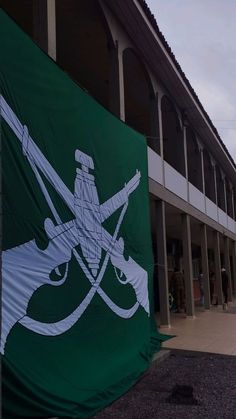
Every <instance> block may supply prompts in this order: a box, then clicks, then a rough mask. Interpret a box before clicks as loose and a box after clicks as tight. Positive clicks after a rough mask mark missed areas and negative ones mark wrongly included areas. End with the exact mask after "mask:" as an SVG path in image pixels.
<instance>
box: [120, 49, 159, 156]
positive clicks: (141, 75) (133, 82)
mask: <svg viewBox="0 0 236 419" xmlns="http://www.w3.org/2000/svg"><path fill="white" fill-rule="evenodd" d="M123 68H124V95H125V122H126V123H127V124H128V125H130V126H131V127H132V128H134V129H135V130H137V131H139V132H141V133H142V134H144V135H145V136H146V137H147V143H148V145H149V147H151V148H152V149H153V150H154V151H156V152H157V153H160V141H159V126H158V105H157V97H155V94H154V91H153V88H152V85H151V80H150V78H149V76H148V73H147V71H146V69H145V67H144V65H143V64H142V62H141V60H140V59H139V58H138V56H137V55H136V53H135V52H134V51H133V50H132V49H131V48H127V49H126V50H125V51H124V52H123Z"/></svg>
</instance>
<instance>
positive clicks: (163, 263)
mask: <svg viewBox="0 0 236 419" xmlns="http://www.w3.org/2000/svg"><path fill="white" fill-rule="evenodd" d="M156 216H157V232H156V237H157V261H158V265H157V266H158V284H159V299H160V321H161V326H167V327H169V326H170V310H169V283H168V267H167V251H166V220H165V202H164V201H157V202H156Z"/></svg>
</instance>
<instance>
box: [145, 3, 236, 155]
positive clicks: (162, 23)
mask: <svg viewBox="0 0 236 419" xmlns="http://www.w3.org/2000/svg"><path fill="white" fill-rule="evenodd" d="M146 2H147V4H148V6H149V8H150V9H151V11H152V13H153V14H154V16H155V18H156V20H157V24H158V26H159V29H160V30H161V32H162V33H163V35H164V36H165V39H166V41H167V42H168V44H169V46H170V47H171V49H172V51H173V53H174V55H175V57H176V59H177V61H178V63H179V64H180V66H181V68H182V70H183V71H184V73H185V75H186V76H187V78H188V80H189V81H190V83H191V85H192V87H193V89H194V90H195V92H196V93H197V95H198V97H199V99H200V102H201V103H202V105H203V106H204V108H205V110H206V112H207V113H208V115H209V116H210V118H211V120H212V122H213V124H214V125H215V127H216V128H217V130H218V132H219V134H220V137H221V139H222V141H223V142H224V144H225V145H226V147H227V149H228V151H229V152H230V154H231V155H232V157H233V159H234V161H235V162H236V0H146Z"/></svg>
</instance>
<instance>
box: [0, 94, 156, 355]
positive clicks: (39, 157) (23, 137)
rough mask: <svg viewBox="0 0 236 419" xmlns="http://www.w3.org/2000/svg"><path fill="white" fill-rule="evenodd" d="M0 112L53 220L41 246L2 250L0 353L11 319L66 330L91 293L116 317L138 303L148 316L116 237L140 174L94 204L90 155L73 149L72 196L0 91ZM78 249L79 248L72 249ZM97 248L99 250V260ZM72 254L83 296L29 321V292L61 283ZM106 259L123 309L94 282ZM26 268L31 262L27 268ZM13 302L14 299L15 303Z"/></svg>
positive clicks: (139, 274)
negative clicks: (124, 296) (126, 301)
mask: <svg viewBox="0 0 236 419" xmlns="http://www.w3.org/2000/svg"><path fill="white" fill-rule="evenodd" d="M0 110H1V116H2V117H3V119H4V120H5V122H6V123H7V124H8V125H9V127H10V128H11V129H12V131H13V132H14V134H15V135H16V137H17V138H18V140H19V141H20V142H21V145H22V151H23V154H24V156H25V157H26V158H27V160H28V162H29V164H30V166H31V169H32V170H33V172H34V174H35V176H36V179H37V181H38V184H39V187H40V189H41V191H42V193H43V195H44V197H45V199H46V202H47V204H48V206H49V208H50V210H51V212H52V214H53V217H54V220H55V223H54V222H53V221H52V220H51V219H49V218H47V219H46V220H45V222H44V228H45V231H46V233H47V236H48V239H49V244H48V247H47V249H46V250H44V251H43V250H41V249H39V248H38V247H37V245H36V243H35V240H31V241H29V242H27V243H24V244H22V245H19V246H16V247H15V248H12V249H9V250H6V251H4V252H3V254H2V273H3V275H2V276H3V283H2V301H3V303H2V307H3V309H2V335H1V348H0V351H1V353H3V354H4V349H5V344H6V341H7V337H8V334H9V333H10V330H11V328H12V327H13V326H14V325H15V324H16V323H17V322H18V323H20V324H21V325H23V326H24V327H26V328H27V329H30V330H32V331H34V332H35V333H39V334H41V335H46V336H57V335H59V334H62V333H64V332H66V331H67V330H69V329H70V328H71V327H72V326H73V325H74V324H75V323H76V322H77V321H78V319H79V318H80V317H81V315H82V314H83V313H84V312H85V310H86V308H87V307H88V305H89V304H90V302H91V301H92V298H93V297H94V295H95V294H96V293H98V294H99V296H100V297H101V298H102V299H103V301H104V302H105V303H106V305H107V306H109V308H110V309H111V310H112V311H113V312H114V313H115V314H117V315H118V316H120V317H122V318H130V317H132V316H133V315H134V313H135V312H136V311H137V309H138V307H139V306H142V307H143V309H144V310H145V311H146V313H147V314H148V315H149V314H150V309H149V297H148V275H147V272H146V271H145V270H144V269H143V268H142V267H141V266H140V265H138V264H137V263H136V262H135V261H134V260H133V259H132V258H131V257H129V259H128V260H126V259H125V258H124V255H123V253H124V241H123V238H122V237H120V238H119V239H118V234H119V230H120V226H121V224H122V221H123V218H124V216H125V213H126V210H127V208H128V200H129V195H130V194H132V192H133V191H134V190H135V189H136V188H137V187H138V185H139V182H140V177H141V174H140V172H139V171H138V170H137V171H136V174H135V175H134V176H133V177H132V178H131V179H130V180H129V181H128V183H126V184H125V185H124V187H123V188H122V189H121V190H120V191H119V192H117V193H116V194H115V195H114V196H112V197H111V198H110V199H108V200H107V201H106V202H104V203H103V204H100V203H99V198H98V193H97V188H96V184H95V178H94V175H93V174H91V173H90V171H91V170H94V162H93V159H92V158H91V156H89V155H87V154H85V153H84V152H82V151H81V150H76V152H75V160H76V161H77V162H78V163H79V164H80V165H81V167H80V168H77V169H76V178H75V185H74V195H73V194H72V192H71V191H70V190H69V189H68V188H67V186H66V185H65V184H64V182H63V181H62V180H61V178H60V177H59V175H58V174H57V172H56V171H55V170H54V168H53V167H52V166H51V164H50V163H49V162H48V160H47V159H46V157H45V156H44V155H43V153H42V152H41V150H40V149H39V148H38V146H37V145H36V144H35V142H34V141H33V139H32V138H31V136H30V134H29V132H28V128H27V126H26V125H23V124H22V123H21V122H20V120H19V119H18V118H17V116H16V114H15V113H14V111H13V110H12V109H11V107H10V106H9V105H8V103H7V102H6V100H5V99H4V97H3V96H1V95H0ZM41 174H43V175H44V176H45V177H46V179H47V180H48V181H49V182H50V184H51V185H52V186H53V187H54V189H55V190H56V191H57V193H58V194H59V196H60V197H61V199H62V200H63V201H64V202H65V203H66V205H67V206H68V208H69V209H70V210H71V212H72V213H73V214H74V216H75V218H74V219H73V220H71V221H69V222H66V223H63V221H62V220H61V218H60V216H59V214H58V212H57V210H56V208H55V206H54V204H53V202H52V199H51V197H50V194H49V192H48V190H47V188H46V185H45V183H44V181H43V178H42V175H41ZM119 208H122V210H121V212H120V215H119V219H118V222H117V225H116V228H115V231H114V233H113V236H111V235H110V233H109V232H108V231H106V230H105V229H104V228H103V226H102V223H103V222H104V221H105V220H106V219H107V218H108V217H110V216H111V215H112V214H113V213H114V212H115V211H116V210H117V209H119ZM78 247H79V249H80V250H81V252H79V251H78V250H77V248H78ZM102 251H105V257H104V259H103V261H102ZM81 253H82V254H81ZM72 254H73V255H74V257H75V259H76V260H77V262H78V264H79V265H80V268H81V269H82V271H83V272H84V274H85V276H86V277H87V279H88V280H89V282H90V285H91V288H90V290H89V292H88V293H87V295H86V297H85V298H84V299H83V300H82V302H81V303H80V304H79V305H78V307H77V308H76V309H75V310H74V311H73V312H72V313H70V314H69V315H68V316H67V317H65V318H64V319H62V320H60V321H57V322H54V323H44V322H40V321H37V320H35V319H32V318H31V317H29V316H28V315H27V307H28V303H29V300H30V298H31V297H32V295H33V293H34V292H35V291H36V290H37V289H38V288H39V287H40V286H42V285H44V284H50V285H52V286H60V285H62V284H63V283H64V282H65V281H66V278H67V274H68V263H69V261H70V259H71V257H72ZM109 260H110V262H111V263H112V265H113V267H114V271H115V276H116V278H117V279H118V281H119V282H120V283H121V284H123V285H125V284H127V283H129V284H130V285H131V286H132V287H133V289H134V292H135V295H136V302H135V304H134V305H133V306H132V307H130V308H129V309H124V308H122V307H120V306H118V305H117V304H115V303H114V301H112V300H111V299H110V297H109V296H108V295H107V294H106V293H105V292H104V291H103V289H102V287H101V285H100V284H101V281H102V279H103V276H104V273H105V271H106V267H107V264H108V262H109ZM101 261H102V262H101ZM60 265H65V266H66V268H65V272H64V275H63V277H62V275H61V272H60V268H59V266H60ZM100 265H101V266H100ZM32 266H34V271H33V272H32ZM53 271H55V272H56V273H57V274H58V275H59V276H60V279H59V280H57V281H52V280H51V279H50V276H49V275H50V273H51V272H53ZM29 272H30V275H29ZM123 278H124V279H123ZM16 299H17V300H16ZM15 301H18V305H17V307H16V304H15V303H14V302H15Z"/></svg>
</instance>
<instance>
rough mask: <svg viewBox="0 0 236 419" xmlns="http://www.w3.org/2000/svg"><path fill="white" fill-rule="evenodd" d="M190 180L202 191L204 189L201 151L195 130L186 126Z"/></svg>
mask: <svg viewBox="0 0 236 419" xmlns="http://www.w3.org/2000/svg"><path fill="white" fill-rule="evenodd" d="M186 143H187V161H188V180H189V182H191V183H192V184H193V185H194V186H196V188H198V189H199V190H200V191H203V184H202V160H201V152H200V150H199V147H198V143H197V140H196V137H195V134H194V132H193V130H192V129H191V128H190V127H188V126H187V127H186Z"/></svg>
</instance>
